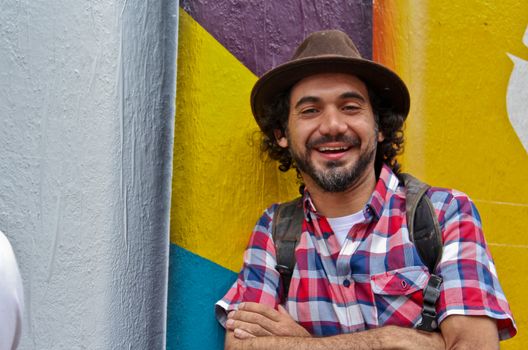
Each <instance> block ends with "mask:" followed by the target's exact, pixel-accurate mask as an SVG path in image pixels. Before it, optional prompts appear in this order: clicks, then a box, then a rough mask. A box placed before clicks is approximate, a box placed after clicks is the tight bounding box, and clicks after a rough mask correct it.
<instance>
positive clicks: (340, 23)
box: [180, 0, 372, 76]
mask: <svg viewBox="0 0 528 350" xmlns="http://www.w3.org/2000/svg"><path fill="white" fill-rule="evenodd" d="M180 3H181V6H182V8H183V10H185V11H186V12H187V13H189V14H190V15H191V16H192V17H193V18H194V20H195V21H197V22H198V23H199V24H200V25H201V26H202V27H204V29H205V30H207V31H208V32H209V33H210V34H211V35H212V36H213V37H214V38H215V39H216V40H218V41H219V42H220V43H221V44H222V45H223V46H224V47H225V48H226V49H228V50H229V52H231V54H233V55H234V56H235V57H236V58H237V59H238V60H239V61H240V62H242V63H243V64H244V65H245V66H246V67H247V68H248V69H249V70H251V71H252V72H253V73H255V74H256V75H257V76H260V75H262V73H264V72H265V71H267V70H269V69H271V68H272V67H274V66H276V65H277V64H279V63H282V62H284V61H286V60H287V59H289V58H290V57H291V55H292V54H293V50H294V49H295V47H296V46H297V45H296V44H297V43H300V42H301V41H302V40H303V39H304V38H305V37H306V36H307V35H308V34H309V33H311V32H313V31H316V30H322V29H330V28H335V29H341V30H343V31H345V32H347V33H349V35H350V36H351V37H352V38H353V39H354V41H355V43H356V45H357V46H358V49H359V51H360V52H361V54H362V56H363V57H367V58H370V57H371V56H372V39H371V38H372V3H371V2H370V1H365V0H347V1H342V0H288V1H260V0H245V1H229V0H218V1H210V0H181V2H180Z"/></svg>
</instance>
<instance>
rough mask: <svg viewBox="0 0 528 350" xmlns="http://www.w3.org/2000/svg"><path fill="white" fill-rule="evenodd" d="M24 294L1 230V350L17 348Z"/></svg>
mask: <svg viewBox="0 0 528 350" xmlns="http://www.w3.org/2000/svg"><path fill="white" fill-rule="evenodd" d="M23 306H24V295H23V292H22V279H21V278H20V273H19V271H18V265H17V262H16V259H15V254H14V252H13V249H12V248H11V245H10V244H9V241H8V240H7V238H6V237H5V236H4V234H3V233H2V232H0V325H1V326H0V350H11V349H16V348H17V346H18V342H19V340H20V333H21V323H22V310H23Z"/></svg>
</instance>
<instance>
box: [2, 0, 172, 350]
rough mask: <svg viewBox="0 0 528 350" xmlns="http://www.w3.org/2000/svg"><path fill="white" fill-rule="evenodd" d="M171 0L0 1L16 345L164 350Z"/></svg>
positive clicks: (6, 213)
mask: <svg viewBox="0 0 528 350" xmlns="http://www.w3.org/2000/svg"><path fill="white" fill-rule="evenodd" d="M177 10H178V8H177V6H176V5H175V4H174V2H171V1H161V2H143V1H110V2H103V1H96V2H90V3H86V2H83V1H60V0H54V1H47V2H38V1H37V2H31V1H11V0H7V1H2V2H1V3H0V52H2V54H1V55H0V116H1V117H0V118H1V121H2V127H1V128H0V150H1V152H0V230H2V231H4V232H5V234H6V235H7V236H8V237H9V238H10V240H11V242H12V244H13V246H14V249H15V253H16V255H17V257H18V260H19V265H20V267H21V273H22V278H23V280H24V287H25V292H26V313H25V320H24V330H23V339H22V344H21V346H20V349H128V348H135V349H162V348H164V342H165V315H166V285H167V284H166V281H167V278H166V274H167V265H168V242H169V240H168V231H169V229H168V223H169V204H170V179H171V169H172V162H171V158H172V154H171V153H172V136H173V121H174V119H173V118H174V117H173V116H174V103H173V101H174V97H175V68H176V62H175V51H176V29H177Z"/></svg>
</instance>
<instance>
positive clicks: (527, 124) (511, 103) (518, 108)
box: [506, 35, 528, 153]
mask: <svg viewBox="0 0 528 350" xmlns="http://www.w3.org/2000/svg"><path fill="white" fill-rule="evenodd" d="M525 37H526V35H525ZM508 57H510V59H511V60H512V61H513V65H514V66H513V70H512V73H511V76H510V81H509V83H508V89H507V92H506V108H507V111H508V118H509V119H510V123H511V125H512V127H513V129H514V130H515V132H516V134H517V136H518V137H519V139H520V140H521V143H522V145H523V147H524V149H525V150H526V152H527V153H528V61H525V60H523V59H521V58H519V57H517V56H514V55H511V54H508Z"/></svg>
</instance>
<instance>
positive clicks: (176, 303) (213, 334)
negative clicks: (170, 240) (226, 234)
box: [167, 244, 236, 350]
mask: <svg viewBox="0 0 528 350" xmlns="http://www.w3.org/2000/svg"><path fill="white" fill-rule="evenodd" d="M235 279H236V274H235V273H233V272H232V271H230V270H228V269H226V268H224V267H222V266H220V265H217V264H215V263H213V262H211V261H209V260H207V259H204V258H202V257H200V256H198V255H196V254H193V253H191V252H189V251H188V250H186V249H183V248H181V247H179V246H177V245H175V244H171V245H170V258H169V294H168V306H167V349H169V350H176V349H178V350H187V349H189V350H191V349H192V350H202V349H203V350H215V349H218V350H221V349H223V348H224V334H225V331H224V328H223V327H222V326H220V324H219V323H218V321H216V318H215V315H214V304H215V303H216V302H217V301H218V300H219V299H220V298H221V297H223V296H224V294H225V293H226V292H227V290H228V288H229V287H230V286H231V285H232V284H233V282H234V281H235Z"/></svg>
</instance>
